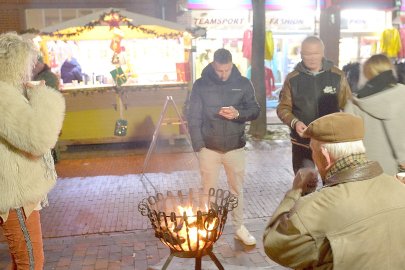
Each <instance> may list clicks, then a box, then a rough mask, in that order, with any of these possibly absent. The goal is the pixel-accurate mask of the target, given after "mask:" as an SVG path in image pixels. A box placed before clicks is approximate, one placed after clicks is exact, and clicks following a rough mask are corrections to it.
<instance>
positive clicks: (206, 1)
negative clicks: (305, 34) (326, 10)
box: [187, 0, 326, 10]
mask: <svg viewBox="0 0 405 270" xmlns="http://www.w3.org/2000/svg"><path fill="white" fill-rule="evenodd" d="M325 1H326V0H319V5H320V7H321V8H323V7H325ZM265 7H266V9H272V10H285V9H299V8H309V9H316V7H317V0H265ZM187 8H189V9H213V10H215V9H252V1H251V0H188V1H187Z"/></svg>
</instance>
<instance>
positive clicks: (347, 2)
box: [334, 0, 395, 10]
mask: <svg viewBox="0 0 405 270" xmlns="http://www.w3.org/2000/svg"><path fill="white" fill-rule="evenodd" d="M334 4H335V5H337V6H339V7H340V8H341V9H347V8H363V9H366V8H376V9H380V10H382V9H392V8H394V7H395V1H394V0H373V1H370V0H334Z"/></svg>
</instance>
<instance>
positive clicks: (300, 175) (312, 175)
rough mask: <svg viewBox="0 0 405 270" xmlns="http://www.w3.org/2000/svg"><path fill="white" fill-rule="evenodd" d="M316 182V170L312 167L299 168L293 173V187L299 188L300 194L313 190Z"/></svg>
mask: <svg viewBox="0 0 405 270" xmlns="http://www.w3.org/2000/svg"><path fill="white" fill-rule="evenodd" d="M317 183H318V172H317V171H316V170H315V169H314V168H301V169H299V170H298V172H297V174H296V175H295V178H294V182H293V186H292V188H293V189H300V190H301V191H302V192H301V193H302V194H304V195H305V194H308V193H311V192H314V191H315V189H316V186H317Z"/></svg>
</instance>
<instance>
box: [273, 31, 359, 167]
mask: <svg viewBox="0 0 405 270" xmlns="http://www.w3.org/2000/svg"><path fill="white" fill-rule="evenodd" d="M324 50H325V47H324V45H323V42H322V40H320V39H319V38H318V37H315V36H309V37H307V38H305V39H304V40H303V42H302V44H301V58H302V61H301V62H300V63H298V64H297V66H296V67H295V68H294V70H293V71H292V72H291V73H289V74H288V75H287V78H286V79H285V81H284V85H283V88H282V89H281V92H280V99H279V100H280V103H279V105H278V107H277V115H278V117H279V118H280V120H281V121H282V122H283V123H285V124H287V125H288V126H289V127H290V128H291V133H290V136H291V142H292V164H293V170H294V173H295V174H296V173H297V171H298V170H299V169H300V168H303V167H314V163H313V161H312V156H311V150H310V149H309V139H306V138H302V133H303V131H304V130H305V128H306V127H307V125H308V124H309V123H311V122H312V121H314V120H315V119H317V118H319V117H321V116H323V115H326V114H330V113H334V112H338V111H340V110H342V109H343V108H344V106H345V104H346V101H347V100H348V99H350V98H351V96H352V94H351V90H350V86H349V84H348V82H347V79H346V76H345V74H344V72H343V71H341V70H340V69H338V68H337V67H336V66H334V65H333V63H332V62H331V61H328V60H326V59H325V57H324Z"/></svg>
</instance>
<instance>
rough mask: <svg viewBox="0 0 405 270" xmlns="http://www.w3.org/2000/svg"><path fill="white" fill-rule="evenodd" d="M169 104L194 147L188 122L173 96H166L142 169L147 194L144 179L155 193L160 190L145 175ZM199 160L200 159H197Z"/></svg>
mask: <svg viewBox="0 0 405 270" xmlns="http://www.w3.org/2000/svg"><path fill="white" fill-rule="evenodd" d="M169 103H171V104H172V105H173V107H174V109H175V111H176V114H177V117H178V118H179V120H180V126H181V128H182V129H183V131H184V134H185V135H186V139H187V141H188V143H189V144H190V146H192V144H191V137H190V133H189V132H188V128H187V126H186V122H185V121H184V119H183V117H182V116H181V114H180V111H179V110H178V108H177V105H176V102H175V101H174V99H173V96H166V101H165V104H164V105H163V109H162V112H161V113H160V117H159V121H158V123H157V125H156V128H155V131H154V132H153V135H152V142H151V143H150V145H149V149H148V152H147V153H146V157H145V161H144V163H143V168H142V175H141V182H142V184H143V185H144V188H145V190H146V192H147V193H150V192H149V191H148V189H147V186H146V184H145V183H144V182H143V178H144V177H145V178H146V179H147V180H148V183H149V184H150V185H151V186H152V187H153V189H154V190H155V192H156V193H157V192H158V190H157V188H156V187H155V186H154V185H153V183H152V182H151V181H150V180H149V179H148V177H147V176H146V175H145V172H146V169H147V168H148V165H149V161H150V157H151V155H152V153H153V151H154V150H155V147H156V141H157V139H158V137H159V131H160V127H161V126H162V124H163V120H164V119H165V116H166V112H167V108H168V105H169ZM194 156H195V157H196V158H197V154H196V153H195V152H194ZM197 159H198V158H197Z"/></svg>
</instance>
